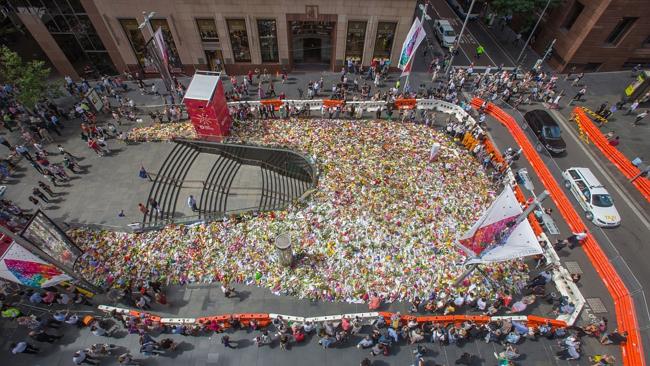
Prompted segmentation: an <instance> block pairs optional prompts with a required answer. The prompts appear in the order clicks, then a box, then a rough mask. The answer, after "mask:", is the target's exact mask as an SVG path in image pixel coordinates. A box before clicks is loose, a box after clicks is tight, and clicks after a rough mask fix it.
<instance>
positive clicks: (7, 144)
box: [0, 136, 13, 150]
mask: <svg viewBox="0 0 650 366" xmlns="http://www.w3.org/2000/svg"><path fill="white" fill-rule="evenodd" d="M0 144H3V145H5V146H6V147H7V148H8V149H9V150H12V149H13V147H12V146H11V144H10V143H9V141H7V139H5V138H4V136H0Z"/></svg>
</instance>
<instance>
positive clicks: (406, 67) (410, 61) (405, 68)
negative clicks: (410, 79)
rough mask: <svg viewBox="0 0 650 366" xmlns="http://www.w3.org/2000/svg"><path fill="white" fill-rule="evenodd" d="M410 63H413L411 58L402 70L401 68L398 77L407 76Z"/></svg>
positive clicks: (409, 71)
mask: <svg viewBox="0 0 650 366" xmlns="http://www.w3.org/2000/svg"><path fill="white" fill-rule="evenodd" d="M412 64H413V59H412V58H411V59H410V60H409V61H408V63H407V64H406V66H404V70H402V74H401V75H400V76H399V77H404V76H409V75H410V74H411V65H412Z"/></svg>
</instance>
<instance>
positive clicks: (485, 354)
mask: <svg viewBox="0 0 650 366" xmlns="http://www.w3.org/2000/svg"><path fill="white" fill-rule="evenodd" d="M236 289H237V292H238V293H239V297H235V298H225V297H224V296H223V294H222V292H221V290H220V289H219V288H218V287H216V286H213V285H199V284H197V285H188V286H186V287H178V286H176V287H172V288H170V289H168V294H169V295H168V301H169V305H167V306H164V307H163V306H162V305H158V304H154V307H153V310H152V312H155V313H157V314H163V315H168V316H171V317H178V316H184V317H196V316H200V315H218V314H222V313H231V312H275V313H278V314H287V315H297V316H319V315H334V314H342V313H356V312H365V311H367V306H366V305H365V304H342V303H323V302H318V301H307V300H301V299H296V298H293V297H284V296H282V297H280V296H276V295H273V294H272V293H270V292H269V291H268V290H265V289H259V288H256V287H247V286H237V287H236ZM93 301H94V302H95V303H97V304H100V303H101V304H105V305H113V303H111V302H110V301H109V300H108V299H106V298H105V297H104V296H100V298H98V299H95V300H93ZM116 306H124V305H120V304H116ZM59 307H60V305H55V306H54V307H53V308H45V309H43V310H42V311H41V310H37V309H35V308H34V307H30V308H28V307H25V306H23V307H22V308H21V310H24V311H25V312H28V313H34V314H36V315H42V314H46V313H49V312H53V311H54V310H55V309H56V308H59ZM89 309H90V308H89V307H83V308H82V309H80V310H82V311H88V310H89ZM381 310H382V311H401V312H402V314H406V313H408V308H407V305H406V304H393V305H390V306H386V305H384V306H382V308H381ZM73 311H75V310H74V309H73ZM535 312H538V310H535ZM98 315H99V314H98ZM271 329H273V327H271ZM0 332H1V333H2V335H3V337H2V338H1V340H0V349H2V350H3V352H0V364H3V365H9V364H12V363H18V364H20V365H34V366H66V365H72V364H73V363H72V354H73V353H74V352H75V351H76V350H80V349H84V348H87V347H89V346H90V345H92V344H95V343H110V344H115V345H117V346H119V350H117V351H116V352H115V354H116V355H119V354H120V353H122V352H125V351H127V350H129V351H130V352H131V353H132V354H133V355H134V356H135V357H137V358H141V359H142V358H144V356H142V355H140V354H139V344H138V341H137V336H135V335H126V334H124V333H125V332H118V333H117V335H116V337H112V338H106V337H98V336H94V335H92V334H90V332H89V331H88V329H87V328H82V329H78V328H76V327H70V326H62V328H61V329H60V330H52V331H50V332H51V333H54V334H63V335H64V337H63V338H62V339H61V341H58V342H56V343H54V344H46V343H38V342H35V341H32V342H30V343H32V344H35V345H36V346H37V347H39V348H41V353H40V354H38V355H25V354H21V355H12V354H11V353H10V352H8V351H6V350H7V349H8V347H9V343H11V342H13V341H16V340H22V339H27V338H26V333H27V331H26V330H25V329H23V328H22V327H19V326H17V324H16V323H15V322H11V321H7V320H4V319H3V320H0ZM367 332H369V327H364V329H363V330H362V334H361V337H359V336H357V337H352V338H351V339H350V341H349V342H348V343H347V344H345V345H341V346H338V347H335V348H332V349H327V350H325V349H323V348H322V347H320V346H319V345H318V343H317V339H318V337H316V336H315V335H312V336H311V337H308V338H307V342H305V343H303V344H298V345H293V346H292V347H290V348H289V350H288V351H282V350H281V349H280V348H279V346H278V344H277V341H276V343H275V344H274V345H273V346H271V347H268V346H265V347H261V348H258V347H256V346H255V345H254V343H253V342H252V339H253V338H254V337H255V336H257V335H258V333H256V332H248V331H237V332H229V335H230V338H231V339H232V340H234V341H236V342H237V343H238V346H239V348H242V349H239V350H231V349H227V348H225V347H223V345H221V344H220V340H221V336H220V335H212V334H211V335H203V336H197V337H191V336H181V335H170V334H164V335H156V336H155V337H154V338H156V339H162V338H167V337H169V338H173V339H174V340H175V341H177V342H182V344H181V345H180V346H179V348H178V349H177V351H175V352H171V353H169V354H166V355H162V356H157V357H149V358H147V359H146V360H145V361H144V365H147V366H149V365H151V366H153V365H157V366H158V365H160V366H165V365H178V364H185V365H190V366H194V365H196V366H204V365H209V366H217V365H219V366H222V365H223V366H230V365H242V366H248V365H272V366H276V365H277V366H279V365H332V366H335V365H358V364H359V362H360V361H361V360H362V359H363V358H364V357H369V358H371V359H372V360H374V362H373V365H375V366H379V365H411V364H413V362H414V355H413V353H412V352H411V351H413V350H415V347H414V346H410V345H406V344H405V343H404V342H400V344H398V345H396V346H393V347H392V348H391V353H390V355H389V356H378V357H370V356H369V355H368V351H367V350H360V349H357V348H356V347H354V345H355V344H356V343H357V342H358V341H359V340H360V339H361V338H362V336H363V335H365V334H367ZM585 341H586V342H585V344H584V349H585V355H587V354H595V353H598V352H601V351H602V347H600V346H599V344H598V343H597V342H596V341H595V340H594V339H585ZM422 344H423V345H424V346H425V347H426V348H427V349H428V350H429V352H427V354H426V357H425V360H426V361H427V363H426V365H446V366H451V365H453V364H454V361H455V360H456V359H457V358H458V357H460V355H461V354H462V353H463V352H468V353H470V354H473V355H476V356H477V357H478V358H479V359H480V362H476V363H474V365H494V364H496V359H495V358H494V356H493V353H494V352H501V351H502V350H503V347H502V346H500V345H498V344H495V343H489V344H486V343H485V342H484V341H480V340H476V341H471V342H468V343H466V344H463V345H449V346H439V345H437V344H435V345H434V344H432V343H431V342H428V341H427V342H425V343H422ZM517 347H518V349H519V350H520V352H521V353H522V354H523V356H522V358H521V359H520V362H518V364H520V365H535V366H537V365H539V366H542V365H589V363H588V360H587V358H586V357H583V358H582V360H580V361H571V362H569V361H560V360H556V359H555V357H554V356H555V353H556V352H558V351H559V350H560V348H559V347H558V345H557V343H556V341H555V340H552V341H550V340H547V339H539V340H538V341H529V340H526V341H523V342H522V343H520V344H519V345H517ZM616 349H617V348H616V347H610V348H609V349H607V350H606V351H607V352H610V353H611V352H613V351H616ZM101 364H102V365H116V364H117V362H116V360H115V356H113V357H107V358H105V359H103V360H102V363H101Z"/></svg>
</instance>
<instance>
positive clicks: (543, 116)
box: [524, 109, 566, 155]
mask: <svg viewBox="0 0 650 366" xmlns="http://www.w3.org/2000/svg"><path fill="white" fill-rule="evenodd" d="M524 119H525V120H526V123H527V124H528V126H529V127H530V129H531V130H532V131H533V133H534V134H535V136H537V139H538V140H539V142H540V143H541V146H538V148H537V150H538V151H541V149H542V146H543V147H545V148H546V149H547V150H548V151H549V152H550V153H551V154H554V155H560V154H562V153H564V152H565V151H566V142H564V140H563V139H562V130H561V129H560V126H559V125H558V124H557V122H556V121H555V119H553V117H551V115H550V114H548V112H546V111H545V110H542V109H535V110H533V111H530V112H527V113H526V114H524Z"/></svg>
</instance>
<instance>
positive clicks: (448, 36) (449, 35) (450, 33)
mask: <svg viewBox="0 0 650 366" xmlns="http://www.w3.org/2000/svg"><path fill="white" fill-rule="evenodd" d="M433 29H434V30H435V33H436V38H437V39H438V41H440V45H441V46H443V47H447V48H449V47H451V46H453V45H454V43H456V32H454V28H453V27H452V26H451V23H449V21H448V20H445V19H436V21H435V22H433Z"/></svg>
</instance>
